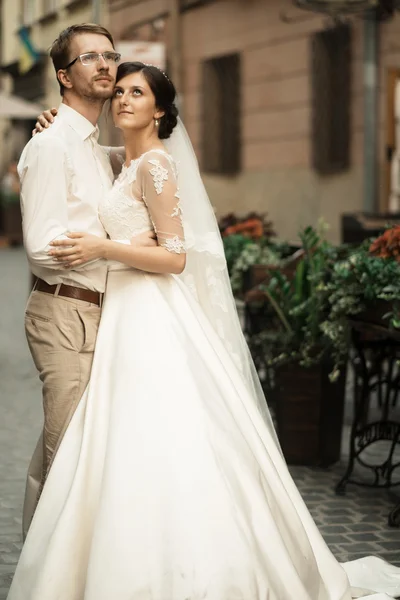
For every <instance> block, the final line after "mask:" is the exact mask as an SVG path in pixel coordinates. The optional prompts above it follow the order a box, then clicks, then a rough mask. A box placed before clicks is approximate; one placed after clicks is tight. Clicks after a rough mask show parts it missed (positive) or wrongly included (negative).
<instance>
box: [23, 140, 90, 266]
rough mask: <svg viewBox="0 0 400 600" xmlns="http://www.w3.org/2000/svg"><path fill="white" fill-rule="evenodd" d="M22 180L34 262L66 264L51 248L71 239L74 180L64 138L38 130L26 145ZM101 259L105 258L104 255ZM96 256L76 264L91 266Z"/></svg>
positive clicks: (25, 229) (26, 236) (29, 249)
mask: <svg viewBox="0 0 400 600" xmlns="http://www.w3.org/2000/svg"><path fill="white" fill-rule="evenodd" d="M18 174H19V177H20V180H21V211H22V228H23V234H24V245H25V249H26V253H27V255H28V258H29V260H30V262H31V263H32V264H34V265H37V266H39V267H46V268H48V269H56V270H58V271H60V270H61V269H62V267H61V266H60V263H59V262H57V261H56V260H55V259H54V258H53V257H52V256H49V254H48V251H49V250H50V249H51V246H49V244H50V242H52V241H54V240H63V239H68V238H67V236H66V234H67V232H68V231H69V227H68V191H69V186H70V184H71V181H70V178H71V174H70V170H69V168H68V154H67V152H66V148H65V145H64V142H63V141H62V140H60V139H58V138H56V137H54V136H51V137H50V136H46V134H43V135H42V134H37V138H36V137H35V138H34V139H33V140H32V141H31V143H30V144H28V146H26V147H25V150H24V152H23V153H22V156H21V159H20V161H19V164H18ZM100 260H101V259H100ZM100 260H94V261H91V262H90V263H86V264H83V265H80V266H78V267H75V269H74V270H77V271H84V270H90V269H92V268H95V267H97V266H98V264H99V262H100Z"/></svg>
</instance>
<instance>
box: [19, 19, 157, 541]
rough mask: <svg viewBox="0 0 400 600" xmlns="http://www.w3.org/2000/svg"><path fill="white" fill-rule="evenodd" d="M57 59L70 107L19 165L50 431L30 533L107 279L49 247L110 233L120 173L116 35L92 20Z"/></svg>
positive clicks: (40, 452) (35, 465)
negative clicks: (69, 263)
mask: <svg viewBox="0 0 400 600" xmlns="http://www.w3.org/2000/svg"><path fill="white" fill-rule="evenodd" d="M50 56H51V58H52V61H53V64H54V68H55V71H56V76H57V80H58V83H59V86H60V93H61V96H62V103H61V105H60V107H59V109H58V114H57V118H56V119H55V122H54V124H53V125H52V126H51V127H49V128H48V129H46V130H45V131H44V132H43V133H41V134H40V135H35V136H34V137H33V138H32V139H31V140H30V141H29V142H28V144H27V145H26V147H25V149H24V151H23V153H22V156H21V159H20V162H19V165H18V171H19V175H20V179H21V206H22V213H23V230H24V243H25V248H26V252H27V255H28V260H29V263H30V267H31V270H32V273H33V274H34V275H35V276H36V278H37V279H36V283H35V285H34V288H33V291H32V293H31V295H30V298H29V301H28V305H27V308H26V314H25V328H26V335H27V339H28V344H29V347H30V350H31V353H32V357H33V359H34V362H35V365H36V367H37V369H38V371H39V374H40V379H41V380H42V383H43V409H44V428H43V433H42V436H41V438H40V439H39V442H38V445H37V447H36V450H35V452H34V455H33V457H32V461H31V464H30V467H29V471H28V479H27V487H26V494H25V503H24V515H23V533H24V536H25V535H26V533H27V530H28V527H29V525H30V522H31V519H32V516H33V513H34V510H35V507H36V504H37V501H38V499H39V497H40V493H41V491H42V488H43V485H44V482H45V480H46V477H47V474H48V472H49V469H50V466H51V464H52V461H53V458H54V456H55V453H56V451H57V449H58V447H59V444H60V442H61V440H62V437H63V435H64V433H65V431H66V429H67V427H68V424H69V422H70V420H71V418H72V416H73V414H74V411H75V409H76V407H77V405H78V403H79V400H80V398H81V397H82V394H83V392H84V390H85V388H86V385H87V383H88V380H89V376H90V369H91V365H92V358H93V352H94V347H95V342H96V335H97V330H98V325H99V321H100V310H101V301H102V294H103V292H104V288H105V283H106V276H107V266H106V264H105V263H104V262H103V261H93V262H92V263H88V264H86V265H82V266H81V267H77V268H75V269H73V270H65V269H64V268H62V267H61V266H60V264H59V263H58V262H57V260H55V259H54V258H52V257H51V256H49V254H48V251H49V249H50V248H49V243H50V242H51V241H52V240H55V239H63V238H65V237H66V235H65V234H66V233H67V232H68V231H87V232H88V233H91V234H94V235H98V236H99V237H105V236H106V233H105V231H104V229H103V227H102V225H101V223H100V221H99V217H98V204H99V201H100V199H101V197H102V196H103V195H104V193H106V192H107V191H108V190H109V189H110V188H111V186H112V181H113V173H112V169H111V166H110V162H109V157H108V155H107V152H106V151H105V150H104V149H103V148H101V147H100V146H99V144H98V142H97V139H98V127H97V121H98V118H99V116H100V113H101V111H102V108H103V105H104V102H105V101H106V100H107V99H108V98H110V97H111V95H112V92H113V88H114V84H115V77H116V72H117V64H118V62H119V60H120V55H119V54H118V53H117V52H115V48H114V42H113V38H112V36H111V34H110V33H109V32H108V31H107V30H106V29H104V28H103V27H101V26H99V25H92V24H82V25H74V26H71V27H68V28H67V29H65V30H64V31H63V32H62V33H60V35H59V37H58V38H57V39H56V40H55V42H54V43H53V45H52V48H51V51H50ZM151 242H152V240H151ZM137 243H139V244H142V245H149V244H150V240H149V238H147V240H146V239H144V240H143V241H139V240H138V241H137ZM152 243H154V242H152Z"/></svg>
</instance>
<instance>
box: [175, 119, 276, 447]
mask: <svg viewBox="0 0 400 600" xmlns="http://www.w3.org/2000/svg"><path fill="white" fill-rule="evenodd" d="M165 146H166V148H167V150H168V152H169V153H170V154H171V156H172V157H173V159H174V160H175V162H176V164H177V167H178V184H179V191H180V204H181V208H182V219H183V228H184V232H185V239H186V246H187V261H186V268H185V270H184V273H183V274H182V276H181V277H182V278H183V280H184V281H185V283H186V285H188V287H189V288H190V289H191V291H192V292H193V294H194V295H195V297H196V298H197V300H198V302H199V303H200V305H201V307H202V309H203V311H204V313H205V314H206V316H207V318H208V320H209V321H210V323H211V324H212V326H213V327H214V329H215V331H216V332H217V333H218V335H219V337H220V338H221V340H222V342H223V344H224V346H225V347H226V349H227V350H228V352H229V353H230V355H231V357H232V359H233V360H234V362H235V363H236V365H237V367H238V369H239V370H240V371H241V372H242V374H243V378H244V381H245V383H246V387H247V388H248V390H249V392H250V394H251V396H252V397H253V398H254V402H255V404H256V406H257V407H258V409H259V411H260V413H261V415H262V417H263V419H264V421H265V423H266V425H267V427H268V429H269V431H270V433H271V435H272V437H273V439H275V441H276V443H277V445H278V446H279V442H278V438H277V435H276V432H275V428H274V426H273V422H272V418H271V414H270V412H269V409H268V405H267V402H266V399H265V396H264V393H263V390H262V388H261V384H260V380H259V378H258V375H257V371H256V369H255V366H254V363H253V360H252V358H251V355H250V351H249V348H248V346H247V343H246V340H245V338H244V335H243V332H242V328H241V325H240V320H239V316H238V313H237V310H236V304H235V300H234V297H233V294H232V289H231V285H230V281H229V275H228V269H227V265H226V260H225V253H224V247H223V243H222V239H221V235H220V232H219V228H218V223H217V220H216V217H215V214H214V210H213V208H212V205H211V203H210V200H209V198H208V194H207V191H206V189H205V187H204V183H203V180H202V178H201V175H200V170H199V166H198V162H197V158H196V155H195V152H194V149H193V146H192V143H191V141H190V138H189V136H188V134H187V131H186V129H185V127H184V125H183V123H182V121H181V120H180V119H179V121H178V125H177V126H176V127H175V129H174V131H173V133H172V135H171V137H170V138H169V139H167V140H165Z"/></svg>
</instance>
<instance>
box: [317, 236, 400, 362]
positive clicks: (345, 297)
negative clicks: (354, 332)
mask: <svg viewBox="0 0 400 600" xmlns="http://www.w3.org/2000/svg"><path fill="white" fill-rule="evenodd" d="M369 245H370V240H368V241H367V242H365V243H364V244H362V245H361V246H360V247H358V248H356V249H354V250H350V251H349V254H348V256H347V258H346V259H345V260H342V261H340V262H338V263H336V264H334V265H333V271H332V276H331V278H330V280H329V281H328V283H327V285H326V292H327V294H328V301H329V305H330V311H329V313H328V315H327V318H326V319H325V320H324V321H323V322H322V323H321V329H322V331H323V332H324V334H325V335H326V336H327V337H328V338H329V339H330V340H331V341H332V344H333V347H334V358H335V360H336V368H338V367H339V365H340V363H341V360H342V357H343V355H344V354H345V352H346V351H347V348H348V346H349V338H350V327H349V318H351V317H354V316H356V315H360V313H363V312H364V311H366V310H368V309H373V308H375V307H376V306H377V304H378V302H379V301H382V300H383V301H386V302H388V311H387V313H386V314H385V315H384V319H385V320H386V323H387V326H388V327H389V328H395V329H397V328H400V264H399V263H398V262H397V261H396V260H394V259H393V258H380V257H376V256H371V254H369V252H368V249H369Z"/></svg>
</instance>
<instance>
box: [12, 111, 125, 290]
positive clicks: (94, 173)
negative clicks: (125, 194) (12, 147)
mask: <svg viewBox="0 0 400 600" xmlns="http://www.w3.org/2000/svg"><path fill="white" fill-rule="evenodd" d="M97 139H98V128H97V126H96V127H95V126H94V125H92V123H90V121H88V120H87V119H86V118H85V117H83V116H82V115H81V114H80V113H78V112H77V111H75V110H74V109H72V108H70V107H69V106H67V105H66V104H61V106H60V107H59V109H58V115H57V117H56V119H55V121H54V123H53V124H52V125H51V126H50V127H49V128H48V129H46V130H45V131H43V132H42V133H40V134H36V135H35V136H34V137H33V138H32V139H31V140H30V141H29V142H28V144H27V145H26V146H25V148H24V150H23V153H22V156H21V159H20V161H19V164H18V173H19V176H20V179H21V209H22V226H23V233H24V244H25V249H26V252H27V255H28V260H29V263H30V266H31V270H32V273H33V274H34V275H36V276H37V277H39V278H40V279H44V281H46V282H47V283H49V284H57V283H65V284H67V285H73V286H77V287H82V288H87V289H89V290H95V291H98V292H104V289H105V282H106V277H107V265H106V262H105V261H103V260H96V261H92V262H91V263H86V264H85V265H81V266H79V267H76V268H74V269H72V270H71V269H70V270H65V269H62V268H60V264H59V263H58V262H57V261H55V260H54V258H53V257H51V256H49V255H48V251H49V250H50V249H51V247H49V243H50V242H51V241H53V240H55V239H66V233H67V232H70V231H71V232H72V231H79V232H85V233H91V234H93V235H97V236H99V237H102V238H105V237H106V233H105V231H104V229H103V226H102V224H101V222H100V220H99V215H98V207H99V202H100V200H101V198H102V196H104V194H106V193H107V191H108V190H110V189H111V187H112V181H113V173H112V170H111V166H110V162H109V158H108V154H107V152H106V151H105V150H104V149H102V148H101V147H100V146H99V144H98V143H97Z"/></svg>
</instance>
